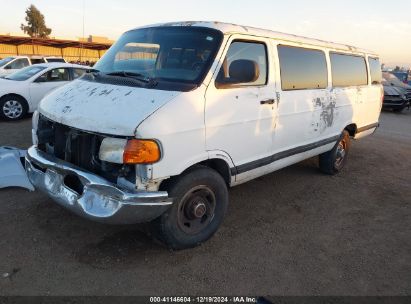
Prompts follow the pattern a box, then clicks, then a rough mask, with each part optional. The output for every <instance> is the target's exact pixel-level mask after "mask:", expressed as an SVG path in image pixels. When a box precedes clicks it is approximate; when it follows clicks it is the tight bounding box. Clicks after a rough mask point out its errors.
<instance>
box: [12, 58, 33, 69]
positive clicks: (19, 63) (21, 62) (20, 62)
mask: <svg viewBox="0 0 411 304" xmlns="http://www.w3.org/2000/svg"><path fill="white" fill-rule="evenodd" d="M29 65H30V63H29V60H28V59H27V58H19V59H16V60H14V61H13V62H12V63H10V64H9V65H8V66H7V69H8V70H19V69H22V68H25V67H28V66H29Z"/></svg>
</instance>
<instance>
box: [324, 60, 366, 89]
mask: <svg viewBox="0 0 411 304" xmlns="http://www.w3.org/2000/svg"><path fill="white" fill-rule="evenodd" d="M330 59H331V71H332V77H333V86H334V87H349V86H359V85H366V84H368V76H367V66H366V64H365V58H364V57H361V56H353V55H345V54H337V53H330Z"/></svg>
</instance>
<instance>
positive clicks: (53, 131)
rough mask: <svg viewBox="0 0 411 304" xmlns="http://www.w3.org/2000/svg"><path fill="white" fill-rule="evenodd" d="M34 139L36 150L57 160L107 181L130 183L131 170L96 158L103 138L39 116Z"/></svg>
mask: <svg viewBox="0 0 411 304" xmlns="http://www.w3.org/2000/svg"><path fill="white" fill-rule="evenodd" d="M37 137H38V147H39V149H40V150H42V151H43V152H46V153H48V154H50V155H53V156H55V157H56V158H58V159H61V160H64V161H66V162H69V163H71V164H73V165H75V166H77V167H79V168H81V169H84V170H86V171H89V172H92V173H94V174H97V175H100V176H102V177H104V178H106V179H108V180H109V181H111V182H116V180H117V178H118V177H120V176H122V177H126V178H128V179H131V180H132V177H133V172H135V170H134V167H132V166H123V165H120V164H113V163H108V162H104V161H101V160H100V159H99V158H98V154H99V150H100V145H101V142H102V141H103V139H104V138H105V137H106V136H104V135H100V134H94V133H88V132H84V131H82V130H78V129H75V128H71V127H68V126H66V125H62V124H59V123H57V122H54V121H51V120H49V119H47V118H46V117H44V116H42V115H40V117H39V123H38V128H37Z"/></svg>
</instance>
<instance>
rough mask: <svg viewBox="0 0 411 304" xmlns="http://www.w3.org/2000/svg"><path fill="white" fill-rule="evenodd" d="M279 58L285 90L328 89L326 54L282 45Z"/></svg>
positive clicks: (279, 47) (282, 83) (279, 49)
mask: <svg viewBox="0 0 411 304" xmlns="http://www.w3.org/2000/svg"><path fill="white" fill-rule="evenodd" d="M278 56H279V58H280V68H281V86H282V89H283V90H301V89H325V88H326V87H327V85H328V71H327V61H326V58H325V54H324V52H322V51H319V50H310V49H303V48H297V47H290V46H284V45H280V46H278Z"/></svg>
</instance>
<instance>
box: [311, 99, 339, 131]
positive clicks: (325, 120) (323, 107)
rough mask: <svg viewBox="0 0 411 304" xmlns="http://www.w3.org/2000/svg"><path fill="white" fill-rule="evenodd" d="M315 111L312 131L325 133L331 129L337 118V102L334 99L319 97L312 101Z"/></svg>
mask: <svg viewBox="0 0 411 304" xmlns="http://www.w3.org/2000/svg"><path fill="white" fill-rule="evenodd" d="M312 103H313V106H314V111H313V116H312V123H311V127H312V131H313V132H315V133H316V132H320V133H323V132H324V131H325V130H326V129H327V128H331V127H332V126H333V124H334V122H335V119H336V116H337V102H336V100H335V99H334V98H333V97H331V96H330V97H328V98H325V97H317V98H314V99H313V100H312Z"/></svg>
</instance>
